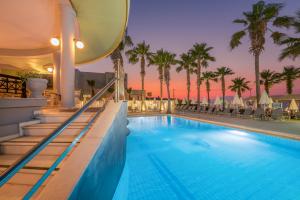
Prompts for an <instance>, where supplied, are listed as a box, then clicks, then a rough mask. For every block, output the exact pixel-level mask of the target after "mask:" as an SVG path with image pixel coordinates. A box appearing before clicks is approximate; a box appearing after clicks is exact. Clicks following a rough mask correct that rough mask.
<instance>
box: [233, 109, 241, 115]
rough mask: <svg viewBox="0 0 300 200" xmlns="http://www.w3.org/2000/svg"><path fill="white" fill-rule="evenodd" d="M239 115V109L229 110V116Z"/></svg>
mask: <svg viewBox="0 0 300 200" xmlns="http://www.w3.org/2000/svg"><path fill="white" fill-rule="evenodd" d="M239 115H240V111H239V109H233V111H232V112H231V116H233V117H237V116H239Z"/></svg>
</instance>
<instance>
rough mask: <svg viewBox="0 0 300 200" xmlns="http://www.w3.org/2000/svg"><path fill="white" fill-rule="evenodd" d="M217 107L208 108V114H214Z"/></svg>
mask: <svg viewBox="0 0 300 200" xmlns="http://www.w3.org/2000/svg"><path fill="white" fill-rule="evenodd" d="M215 109H216V108H215V107H210V108H209V109H208V110H207V113H208V114H213V113H214V111H215Z"/></svg>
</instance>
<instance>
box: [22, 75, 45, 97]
mask: <svg viewBox="0 0 300 200" xmlns="http://www.w3.org/2000/svg"><path fill="white" fill-rule="evenodd" d="M47 83H48V80H47V79H43V78H29V79H28V80H27V87H28V88H29V90H30V91H31V95H30V97H31V98H43V92H44V91H45V90H46V89H47Z"/></svg>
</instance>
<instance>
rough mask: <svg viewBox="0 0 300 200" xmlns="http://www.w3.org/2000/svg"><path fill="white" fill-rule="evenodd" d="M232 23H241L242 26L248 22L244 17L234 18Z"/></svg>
mask: <svg viewBox="0 0 300 200" xmlns="http://www.w3.org/2000/svg"><path fill="white" fill-rule="evenodd" d="M232 22H233V23H236V24H243V25H244V26H247V25H248V22H247V20H245V19H235V20H233V21H232Z"/></svg>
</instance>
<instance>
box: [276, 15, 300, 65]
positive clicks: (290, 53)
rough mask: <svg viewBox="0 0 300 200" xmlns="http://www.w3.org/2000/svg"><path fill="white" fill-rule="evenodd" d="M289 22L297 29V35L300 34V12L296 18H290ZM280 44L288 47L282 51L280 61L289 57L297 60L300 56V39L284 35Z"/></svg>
mask: <svg viewBox="0 0 300 200" xmlns="http://www.w3.org/2000/svg"><path fill="white" fill-rule="evenodd" d="M288 21H289V22H290V26H292V27H293V28H294V29H295V33H296V34H300V10H299V11H298V12H297V13H296V17H295V18H289V19H288ZM279 44H280V45H286V46H287V47H286V48H284V49H283V50H282V52H281V54H280V57H279V59H280V60H283V59H285V58H287V57H289V58H292V59H293V60H295V59H296V58H297V57H299V56H300V37H288V36H286V35H283V37H282V39H281V41H280V42H279Z"/></svg>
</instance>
